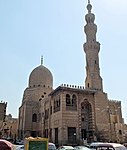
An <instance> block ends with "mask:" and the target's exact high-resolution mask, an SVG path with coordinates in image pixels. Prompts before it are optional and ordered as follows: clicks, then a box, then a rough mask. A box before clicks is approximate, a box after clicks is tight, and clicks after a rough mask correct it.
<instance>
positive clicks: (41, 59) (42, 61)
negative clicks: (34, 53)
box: [41, 56, 43, 65]
mask: <svg viewBox="0 0 127 150" xmlns="http://www.w3.org/2000/svg"><path fill="white" fill-rule="evenodd" d="M41 65H43V56H41Z"/></svg>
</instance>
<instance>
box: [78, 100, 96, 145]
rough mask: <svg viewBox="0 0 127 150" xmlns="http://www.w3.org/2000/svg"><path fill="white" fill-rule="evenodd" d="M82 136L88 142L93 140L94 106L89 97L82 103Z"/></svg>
mask: <svg viewBox="0 0 127 150" xmlns="http://www.w3.org/2000/svg"><path fill="white" fill-rule="evenodd" d="M81 138H82V140H87V141H88V142H91V141H92V140H93V119H92V106H91V104H90V103H89V101H88V100H87V99H85V100H84V101H83V102H82V103H81Z"/></svg>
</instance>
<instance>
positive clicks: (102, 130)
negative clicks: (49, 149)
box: [18, 1, 125, 145]
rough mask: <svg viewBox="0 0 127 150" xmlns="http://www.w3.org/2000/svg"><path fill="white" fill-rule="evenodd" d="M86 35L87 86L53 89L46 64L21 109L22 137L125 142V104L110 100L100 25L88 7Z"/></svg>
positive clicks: (67, 141) (65, 141)
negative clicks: (101, 60)
mask: <svg viewBox="0 0 127 150" xmlns="http://www.w3.org/2000/svg"><path fill="white" fill-rule="evenodd" d="M87 10H88V13H87V14H86V15H85V20H86V25H85V26H84V32H85V35H86V42H85V43H84V44H83V49H84V52H85V55H86V79H85V86H84V87H82V86H75V85H69V84H62V85H60V86H58V87H57V88H55V89H53V76H52V73H51V72H50V70H49V69H48V68H46V67H45V66H44V65H43V64H41V65H40V66H38V67H36V68H35V69H34V70H33V71H32V72H31V74H30V76H29V83H28V87H27V88H26V89H25V91H24V94H23V98H22V104H21V106H20V107H19V121H18V137H19V138H21V139H23V138H25V137H28V136H32V137H37V136H39V137H47V138H48V139H49V141H51V142H54V143H55V144H58V145H63V144H66V145H67V144H71V145H72V144H80V143H82V142H83V141H84V140H87V142H92V141H107V142H109V141H113V142H123V141H124V126H125V124H124V120H123V118H122V109H121V102H120V101H116V100H109V99H108V96H107V93H105V92H104V91H103V80H102V77H101V76H100V67H99V51H100V43H99V42H98V41H97V40H96V33H97V25H96V24H95V23H94V20H95V15H94V14H93V13H92V12H91V10H92V5H91V4H90V1H88V4H87Z"/></svg>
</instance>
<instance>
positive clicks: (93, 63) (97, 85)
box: [83, 0, 103, 91]
mask: <svg viewBox="0 0 127 150" xmlns="http://www.w3.org/2000/svg"><path fill="white" fill-rule="evenodd" d="M91 9H92V5H91V4H90V0H88V5H87V10H88V14H86V16H85V20H86V25H85V26H84V32H85V33H86V43H84V45H83V48H84V52H85V53H86V74H87V76H86V80H85V88H86V89H91V90H101V91H103V85H102V78H101V76H100V68H99V56H98V54H99V50H100V43H99V42H97V41H96V32H97V26H96V24H94V20H95V15H94V14H92V13H91Z"/></svg>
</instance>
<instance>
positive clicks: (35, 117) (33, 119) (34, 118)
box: [32, 114, 37, 122]
mask: <svg viewBox="0 0 127 150" xmlns="http://www.w3.org/2000/svg"><path fill="white" fill-rule="evenodd" d="M32 122H37V114H33V115H32Z"/></svg>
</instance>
